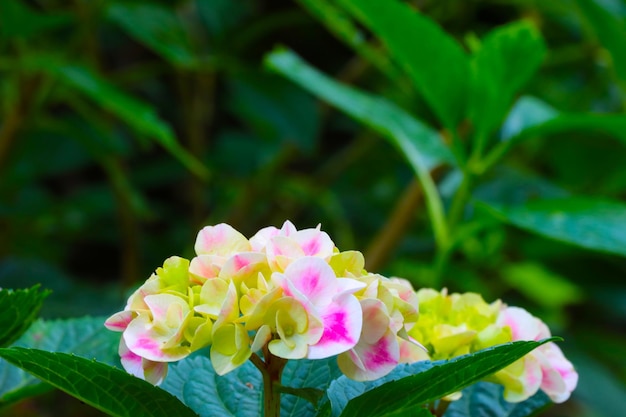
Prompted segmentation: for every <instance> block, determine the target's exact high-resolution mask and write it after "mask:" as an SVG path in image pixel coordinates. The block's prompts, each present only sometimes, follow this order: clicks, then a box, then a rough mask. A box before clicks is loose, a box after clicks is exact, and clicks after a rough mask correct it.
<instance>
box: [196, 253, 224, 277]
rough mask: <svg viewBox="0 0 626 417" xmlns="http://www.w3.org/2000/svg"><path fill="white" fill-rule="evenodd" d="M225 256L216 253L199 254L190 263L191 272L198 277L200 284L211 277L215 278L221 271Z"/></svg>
mask: <svg viewBox="0 0 626 417" xmlns="http://www.w3.org/2000/svg"><path fill="white" fill-rule="evenodd" d="M223 262H224V258H223V257H221V256H215V255H198V256H196V257H195V258H193V259H192V260H191V263H190V264H189V273H190V274H191V275H192V277H194V278H196V279H195V280H194V281H195V282H196V283H198V284H202V283H204V281H206V280H207V279H209V278H215V277H217V276H218V274H219V273H220V268H221V266H222V263H223Z"/></svg>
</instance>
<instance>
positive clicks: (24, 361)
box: [0, 347, 195, 417]
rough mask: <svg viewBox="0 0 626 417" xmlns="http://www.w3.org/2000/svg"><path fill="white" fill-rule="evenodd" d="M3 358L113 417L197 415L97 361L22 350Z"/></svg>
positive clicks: (2, 352)
mask: <svg viewBox="0 0 626 417" xmlns="http://www.w3.org/2000/svg"><path fill="white" fill-rule="evenodd" d="M0 357H2V358H4V359H5V360H7V361H9V362H11V363H12V364H14V365H16V366H19V367H20V368H22V369H24V370H26V371H27V372H30V373H32V374H33V375H35V376H36V377H37V378H40V379H41V380H43V381H45V382H47V383H49V384H50V385H53V386H55V387H57V388H59V389H61V390H63V391H65V392H67V393H68V394H70V395H72V396H74V397H76V398H78V399H79V400H81V401H83V402H85V403H87V404H89V405H91V406H93V407H95V408H97V409H98V410H101V411H104V412H105V413H108V414H110V415H112V416H116V417H118V416H119V417H136V416H151V417H161V416H162V417H171V416H178V417H193V416H195V414H194V412H193V411H192V410H191V409H189V408H187V407H185V405H184V404H182V403H181V402H180V401H178V399H177V398H176V397H174V396H172V395H171V394H169V393H168V392H166V391H164V390H162V389H160V388H158V387H155V386H153V385H152V384H150V383H149V382H146V381H144V380H142V379H139V378H136V377H134V376H132V375H130V374H128V373H126V372H124V371H122V370H120V369H118V368H114V367H112V366H110V365H106V364H104V363H101V362H97V361H95V360H89V359H86V358H81V357H79V356H74V355H70V354H67V353H59V352H48V351H44V350H39V349H27V348H20V347H14V348H4V349H0Z"/></svg>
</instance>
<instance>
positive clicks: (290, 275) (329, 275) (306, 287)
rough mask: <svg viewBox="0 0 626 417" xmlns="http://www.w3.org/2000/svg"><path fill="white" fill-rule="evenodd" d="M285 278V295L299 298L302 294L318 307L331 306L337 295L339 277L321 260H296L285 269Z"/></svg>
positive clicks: (310, 258) (308, 258)
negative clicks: (333, 298)
mask: <svg viewBox="0 0 626 417" xmlns="http://www.w3.org/2000/svg"><path fill="white" fill-rule="evenodd" d="M284 277H285V279H284V281H283V291H284V292H285V295H288V296H293V297H296V298H298V295H300V294H302V295H303V296H304V297H306V299H307V300H309V301H310V302H311V303H313V304H314V305H315V306H318V307H319V306H324V305H327V304H329V303H330V302H331V300H332V297H333V296H334V295H335V294H336V286H337V277H336V276H335V273H334V272H333V270H332V268H331V267H330V266H329V265H328V264H327V263H326V262H325V261H324V260H323V259H320V258H312V257H306V258H299V259H296V260H295V261H294V262H293V263H291V264H290V265H289V266H288V267H287V269H285V273H284ZM294 290H295V291H294Z"/></svg>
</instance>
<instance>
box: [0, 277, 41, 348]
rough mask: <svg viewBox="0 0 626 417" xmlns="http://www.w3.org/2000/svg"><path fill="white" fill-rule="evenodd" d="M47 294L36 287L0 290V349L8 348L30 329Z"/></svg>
mask: <svg viewBox="0 0 626 417" xmlns="http://www.w3.org/2000/svg"><path fill="white" fill-rule="evenodd" d="M49 294H50V292H49V291H40V290H39V286H38V285H36V286H34V287H32V288H29V289H25V290H7V289H0V347H5V346H9V345H10V344H11V343H13V342H14V341H16V340H17V339H18V338H19V337H20V336H21V335H22V334H23V333H24V332H25V331H26V329H28V328H29V327H30V325H31V324H32V323H33V321H35V319H36V318H37V316H38V315H39V310H41V306H42V304H43V300H44V299H45V298H46V297H47V296H48V295H49Z"/></svg>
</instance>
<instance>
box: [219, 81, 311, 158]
mask: <svg viewBox="0 0 626 417" xmlns="http://www.w3.org/2000/svg"><path fill="white" fill-rule="evenodd" d="M229 98H230V101H229V105H230V107H231V108H232V110H233V111H234V112H235V113H236V114H237V115H238V116H239V117H240V118H241V119H242V120H243V121H245V122H246V123H248V124H249V125H250V127H251V128H252V129H253V130H254V132H255V133H256V135H257V136H259V137H260V138H263V139H265V140H266V141H271V142H278V144H280V145H283V146H284V144H291V145H293V146H295V147H296V148H298V149H299V150H301V151H302V152H305V153H309V154H310V153H311V152H313V151H314V150H315V147H316V145H317V138H318V135H319V125H320V117H319V109H318V106H317V104H316V102H315V101H314V100H313V98H312V97H311V96H310V95H309V94H306V93H305V92H304V91H302V89H300V88H298V87H297V86H294V85H293V84H292V83H290V82H288V81H286V80H284V79H283V78H281V77H278V76H276V75H274V74H267V73H255V72H247V73H244V74H239V75H237V76H233V77H231V82H230V94H229ZM278 147H280V146H278Z"/></svg>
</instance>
